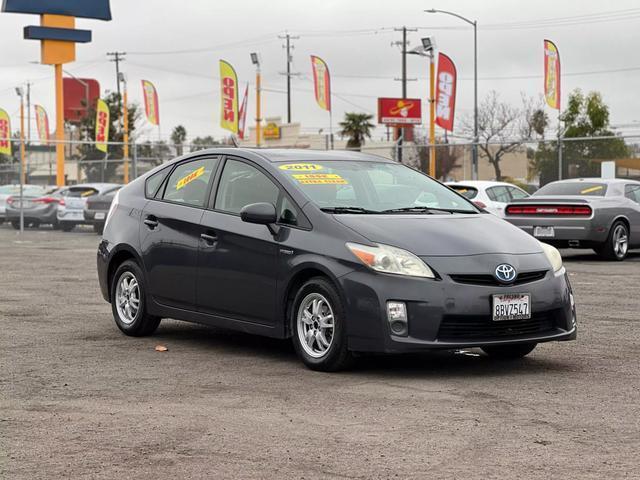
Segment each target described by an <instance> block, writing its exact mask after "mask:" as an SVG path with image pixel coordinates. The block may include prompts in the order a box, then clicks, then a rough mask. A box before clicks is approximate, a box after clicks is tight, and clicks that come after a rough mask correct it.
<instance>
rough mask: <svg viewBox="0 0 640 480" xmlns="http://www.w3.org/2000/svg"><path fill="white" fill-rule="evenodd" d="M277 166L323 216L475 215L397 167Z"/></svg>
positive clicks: (366, 164) (375, 164) (460, 200)
mask: <svg viewBox="0 0 640 480" xmlns="http://www.w3.org/2000/svg"><path fill="white" fill-rule="evenodd" d="M278 168H279V169H280V170H281V171H282V172H283V173H284V174H285V175H287V176H288V177H289V178H290V179H291V181H293V182H294V183H295V184H296V185H297V186H298V188H300V190H302V191H303V192H304V193H305V194H306V195H307V196H308V197H309V198H311V200H312V201H313V202H314V203H315V204H316V205H318V206H319V207H320V208H322V209H323V210H324V211H326V212H331V213H367V214H376V213H405V212H408V213H446V212H449V213H478V212H479V211H478V209H477V208H476V207H475V206H474V205H473V204H472V203H471V202H469V201H467V200H466V199H464V198H462V197H461V196H459V195H457V194H456V193H454V192H452V191H451V190H449V189H448V188H447V187H445V186H443V185H441V184H440V183H438V182H436V181H435V180H432V179H431V178H429V177H428V176H426V175H423V174H421V173H419V172H417V171H415V170H412V169H411V168H408V167H406V166H404V165H400V164H397V163H388V162H358V161H317V162H306V163H303V162H300V163H287V164H282V165H279V166H278Z"/></svg>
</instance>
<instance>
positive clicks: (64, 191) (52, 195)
mask: <svg viewBox="0 0 640 480" xmlns="http://www.w3.org/2000/svg"><path fill="white" fill-rule="evenodd" d="M7 187H10V188H5V187H0V192H3V191H7V192H8V193H7V194H4V195H6V196H5V198H4V200H3V198H2V197H0V201H3V202H4V206H2V208H3V210H2V211H0V212H1V213H3V217H2V218H3V220H6V221H7V222H9V223H11V225H12V226H13V227H14V228H16V229H18V228H20V211H21V210H22V215H23V217H24V225H25V226H27V227H33V228H37V227H39V226H40V225H51V226H52V227H53V228H54V229H56V230H57V229H60V230H62V231H65V232H70V231H71V230H73V229H74V228H75V227H76V226H77V225H93V228H94V230H95V231H96V233H102V230H103V228H104V223H105V220H106V216H107V212H108V211H109V207H110V206H111V201H112V200H113V196H114V195H115V192H117V191H118V190H119V189H120V188H121V185H118V184H113V183H87V184H82V185H73V186H69V187H62V188H56V189H53V190H51V189H49V190H47V189H46V188H44V187H37V186H32V185H29V186H27V187H28V188H27V187H25V188H24V189H23V195H22V202H21V200H20V191H19V186H18V190H17V191H16V188H15V185H10V186H7ZM3 189H4V190H3ZM9 192H10V193H9Z"/></svg>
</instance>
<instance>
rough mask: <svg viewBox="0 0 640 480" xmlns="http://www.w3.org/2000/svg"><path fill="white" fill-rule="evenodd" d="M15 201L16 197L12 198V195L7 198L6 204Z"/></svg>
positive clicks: (11, 203)
mask: <svg viewBox="0 0 640 480" xmlns="http://www.w3.org/2000/svg"><path fill="white" fill-rule="evenodd" d="M15 201H16V199H15V198H13V197H9V198H7V205H13V203H14V202H15Z"/></svg>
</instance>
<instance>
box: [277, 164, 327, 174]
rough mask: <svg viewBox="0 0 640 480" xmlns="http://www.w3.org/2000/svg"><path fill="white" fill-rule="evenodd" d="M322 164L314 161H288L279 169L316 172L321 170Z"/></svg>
mask: <svg viewBox="0 0 640 480" xmlns="http://www.w3.org/2000/svg"><path fill="white" fill-rule="evenodd" d="M323 168H324V167H323V166H322V165H317V164H315V163H288V164H287V165H281V166H280V170H287V171H293V172H316V171H318V170H322V169H323Z"/></svg>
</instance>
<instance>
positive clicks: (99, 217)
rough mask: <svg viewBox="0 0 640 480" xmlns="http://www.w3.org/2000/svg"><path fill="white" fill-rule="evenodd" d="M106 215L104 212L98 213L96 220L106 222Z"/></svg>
mask: <svg viewBox="0 0 640 480" xmlns="http://www.w3.org/2000/svg"><path fill="white" fill-rule="evenodd" d="M104 217H105V214H104V212H98V213H96V216H95V219H96V220H104Z"/></svg>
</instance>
